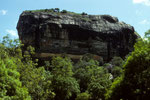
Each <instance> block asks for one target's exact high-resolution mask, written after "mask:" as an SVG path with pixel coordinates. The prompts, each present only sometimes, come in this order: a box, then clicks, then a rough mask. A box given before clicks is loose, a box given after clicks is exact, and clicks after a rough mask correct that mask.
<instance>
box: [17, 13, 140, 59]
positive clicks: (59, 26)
mask: <svg viewBox="0 0 150 100" xmlns="http://www.w3.org/2000/svg"><path fill="white" fill-rule="evenodd" d="M17 30H18V34H19V38H20V40H21V41H22V43H24V44H25V46H27V45H32V46H34V47H35V49H36V54H38V55H39V58H40V57H42V54H45V55H47V56H48V54H62V53H65V54H71V55H83V54H86V53H91V54H95V55H97V56H100V57H102V58H103V59H104V60H105V61H108V60H110V59H111V58H112V57H114V56H120V57H125V55H127V54H128V53H129V52H131V51H132V50H133V45H134V43H135V42H136V39H137V38H138V36H137V35H136V34H135V31H134V28H133V27H132V26H130V25H128V24H126V23H124V22H119V21H118V19H117V18H116V17H113V16H110V15H82V14H75V13H54V12H44V11H39V12H32V11H24V12H23V13H22V14H21V15H20V18H19V22H18V25H17ZM47 56H45V57H47ZM43 57H44V56H43Z"/></svg>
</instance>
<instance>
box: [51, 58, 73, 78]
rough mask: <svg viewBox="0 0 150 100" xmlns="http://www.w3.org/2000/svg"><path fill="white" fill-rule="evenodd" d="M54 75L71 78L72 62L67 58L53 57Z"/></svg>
mask: <svg viewBox="0 0 150 100" xmlns="http://www.w3.org/2000/svg"><path fill="white" fill-rule="evenodd" d="M52 67H53V69H52V74H53V75H56V76H64V77H65V76H67V77H71V76H72V75H73V72H72V67H73V66H72V62H71V60H70V59H69V58H67V57H65V58H62V57H53V59H52Z"/></svg>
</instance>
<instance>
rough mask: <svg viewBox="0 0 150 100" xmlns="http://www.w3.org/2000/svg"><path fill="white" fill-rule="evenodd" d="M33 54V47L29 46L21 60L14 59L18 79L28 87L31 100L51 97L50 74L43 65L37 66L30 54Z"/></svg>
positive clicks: (53, 94) (52, 93)
mask: <svg viewBox="0 0 150 100" xmlns="http://www.w3.org/2000/svg"><path fill="white" fill-rule="evenodd" d="M33 54H34V48H33V47H31V46H29V47H27V50H26V51H25V53H24V55H23V59H22V60H19V59H18V60H16V63H17V65H18V71H19V72H20V74H21V76H20V80H21V81H22V83H23V86H25V87H26V88H28V90H29V93H30V94H31V97H32V99H33V100H46V99H53V98H54V96H55V93H54V92H52V82H51V81H52V75H51V73H50V72H49V71H46V70H45V69H44V67H38V68H37V65H38V64H37V62H36V61H38V60H36V61H33V59H32V58H31V56H32V55H33Z"/></svg>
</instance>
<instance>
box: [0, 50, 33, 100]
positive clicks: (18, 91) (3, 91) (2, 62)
mask: <svg viewBox="0 0 150 100" xmlns="http://www.w3.org/2000/svg"><path fill="white" fill-rule="evenodd" d="M1 50H2V49H1ZM14 60H15V59H13V58H5V59H2V57H1V56H0V99H2V100H4V99H5V100H6V99H7V100H9V99H10V100H30V99H31V98H30V96H29V94H28V90H27V88H25V87H23V86H22V83H21V81H20V80H19V78H20V73H19V72H18V71H17V65H16V64H15V63H14Z"/></svg>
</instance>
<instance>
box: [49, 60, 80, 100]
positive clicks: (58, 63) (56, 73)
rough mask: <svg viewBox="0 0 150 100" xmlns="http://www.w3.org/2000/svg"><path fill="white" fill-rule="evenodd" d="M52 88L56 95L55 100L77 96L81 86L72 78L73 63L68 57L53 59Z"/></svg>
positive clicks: (64, 99)
mask: <svg viewBox="0 0 150 100" xmlns="http://www.w3.org/2000/svg"><path fill="white" fill-rule="evenodd" d="M52 67H53V68H52V75H53V80H52V86H53V89H54V92H55V93H56V96H55V100H66V99H69V98H70V97H71V96H73V95H77V94H78V93H79V92H80V90H79V84H78V82H77V81H76V80H75V78H73V77H72V75H73V72H72V63H71V60H70V59H69V58H67V57H65V58H62V57H54V58H53V59H52Z"/></svg>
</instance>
